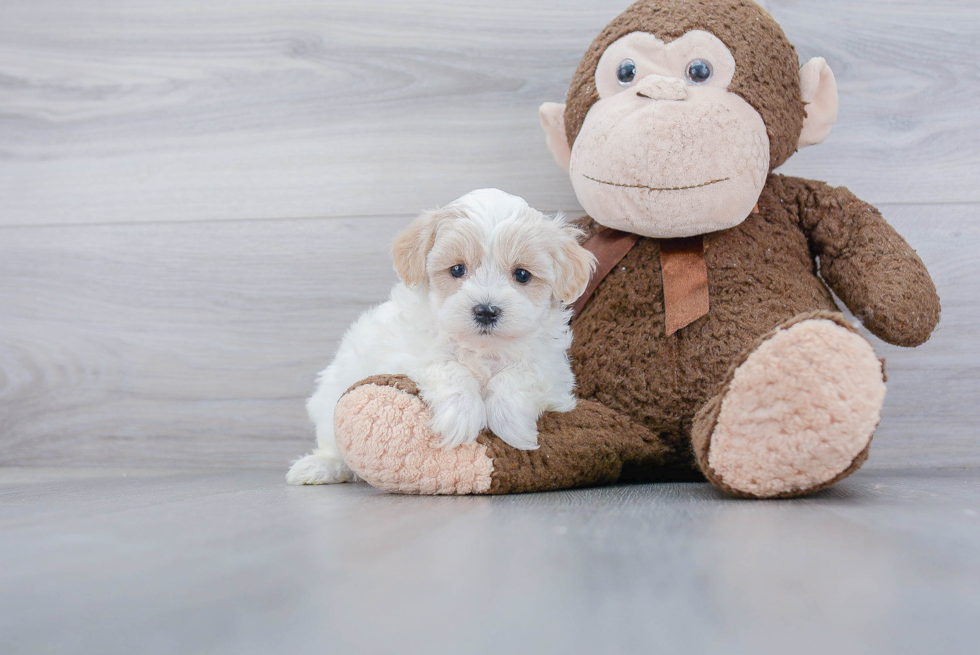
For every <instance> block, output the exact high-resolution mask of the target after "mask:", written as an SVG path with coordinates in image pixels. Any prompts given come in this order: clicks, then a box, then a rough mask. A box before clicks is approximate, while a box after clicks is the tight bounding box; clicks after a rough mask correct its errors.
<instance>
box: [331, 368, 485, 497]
mask: <svg viewBox="0 0 980 655" xmlns="http://www.w3.org/2000/svg"><path fill="white" fill-rule="evenodd" d="M430 418H431V415H430V414H429V410H428V409H427V408H426V406H425V404H424V403H423V402H422V399H421V398H419V396H418V389H417V387H416V386H415V383H414V382H412V381H411V380H410V379H409V378H407V377H405V376H399V375H379V376H374V377H371V378H368V379H366V380H364V381H362V382H360V383H358V384H357V385H355V386H354V387H352V388H351V389H350V390H349V391H348V392H347V393H346V394H344V395H343V397H341V399H340V401H339V402H338V403H337V409H336V410H335V412H334V428H335V429H334V432H335V435H336V439H337V447H338V448H339V449H340V452H341V455H343V457H344V461H345V462H347V465H348V466H350V467H351V469H353V470H354V472H355V473H357V475H359V476H360V477H361V478H362V479H363V480H365V481H366V482H367V483H368V484H370V485H371V486H373V487H376V488H378V489H382V490H384V491H388V492H392V493H401V494H483V493H487V492H489V490H490V482H491V474H492V473H493V460H491V459H490V457H488V456H487V447H486V446H485V445H483V444H480V443H473V444H465V445H462V446H457V447H455V448H451V449H443V448H439V446H438V444H439V441H440V438H439V437H438V436H437V435H436V434H435V433H433V432H432V430H431V429H430V428H429V420H430Z"/></svg>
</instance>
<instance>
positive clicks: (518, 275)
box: [514, 268, 531, 284]
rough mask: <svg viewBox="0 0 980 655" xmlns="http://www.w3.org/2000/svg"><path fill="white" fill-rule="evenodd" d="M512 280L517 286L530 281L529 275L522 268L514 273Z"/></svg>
mask: <svg viewBox="0 0 980 655" xmlns="http://www.w3.org/2000/svg"><path fill="white" fill-rule="evenodd" d="M514 279H515V280H517V283H518V284H527V283H528V282H530V281H531V274H530V273H529V272H528V271H526V270H524V269H523V268H518V269H517V270H515V271H514Z"/></svg>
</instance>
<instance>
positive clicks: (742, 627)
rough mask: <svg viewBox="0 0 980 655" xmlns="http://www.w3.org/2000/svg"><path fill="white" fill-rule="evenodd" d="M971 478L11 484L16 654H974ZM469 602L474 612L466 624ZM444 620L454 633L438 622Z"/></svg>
mask: <svg viewBox="0 0 980 655" xmlns="http://www.w3.org/2000/svg"><path fill="white" fill-rule="evenodd" d="M978 512H980V471H975V470H974V471H964V470H957V471H951V470H946V471H898V472H871V471H859V472H858V473H857V474H856V475H855V476H853V477H852V478H850V479H848V480H845V481H844V482H842V483H841V484H840V485H838V486H836V487H834V488H832V489H829V490H827V491H825V492H822V493H821V494H818V495H817V496H814V497H810V498H802V499H797V500H794V501H792V502H757V501H738V500H732V499H730V498H725V497H723V496H721V495H720V494H719V493H717V492H715V491H714V490H713V489H711V488H710V487H709V486H708V485H706V484H659V485H629V486H622V487H614V488H603V489H581V490H574V491H561V492H553V493H548V494H523V495H518V496H505V497H497V498H487V497H476V498H474V497H470V498H418V497H409V496H394V495H390V494H384V493H382V492H379V491H377V490H374V489H371V488H369V487H368V486H367V485H365V484H347V485H339V486H330V487H323V486H320V487H290V486H287V485H286V484H284V483H283V481H282V476H281V474H280V473H279V472H270V471H230V470H227V471H214V470H209V471H203V470H202V471H168V470H157V471H146V470H138V469H136V470H134V469H133V468H124V469H117V470H86V469H74V470H67V469H53V470H52V469H30V470H24V469H21V470H18V469H9V468H7V469H0V561H2V562H3V564H4V565H3V566H2V567H0V608H2V609H3V611H2V612H0V644H2V645H3V653H4V655H39V654H43V653H58V654H62V653H79V654H81V653H85V654H89V653H98V654H99V655H132V654H133V653H138V654H139V655H174V654H175V653H179V654H181V655H185V654H186V655H203V654H207V655H268V654H269V653H309V652H313V653H324V654H330V655H334V654H335V653H366V654H371V655H374V654H382V653H397V654H398V655H431V654H443V653H451V654H453V655H478V654H480V655H501V654H503V653H521V654H524V653H533V654H535V655H557V654H561V655H579V654H582V655H597V654H603V655H606V654H632V653H670V654H674V653H685V654H686V653H692V654H697V655H749V654H751V655H786V654H788V653H791V654H792V655H827V654H828V653H832V654H833V655H907V654H912V653H915V654H924V653H928V654H933V653H936V654H939V653H941V654H942V655H975V653H976V650H977V641H978V640H980V623H978V622H977V620H976V617H977V615H978V614H980V561H978V558H977V555H976V554H977V551H978V549H980V518H978ZM461 610H464V611H461ZM443 617H451V619H449V620H440V619H441V618H443Z"/></svg>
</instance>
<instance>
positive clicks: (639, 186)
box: [582, 174, 732, 191]
mask: <svg viewBox="0 0 980 655" xmlns="http://www.w3.org/2000/svg"><path fill="white" fill-rule="evenodd" d="M582 177H584V178H585V179H587V180H592V181H593V182H598V183H599V184H608V185H609V186H620V187H626V188H628V189H646V190H648V191H686V190H687V189H700V188H701V187H706V186H711V185H712V184H718V183H719V182H727V181H728V180H730V179H732V178H730V177H723V178H721V179H719V180H711V181H709V182H702V183H701V184H692V185H690V186H673V187H655V186H647V185H646V184H619V183H617V182H606V181H605V180H600V179H597V178H594V177H592V176H590V175H585V174H583V175H582Z"/></svg>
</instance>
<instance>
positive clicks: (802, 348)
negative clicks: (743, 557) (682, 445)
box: [708, 319, 885, 497]
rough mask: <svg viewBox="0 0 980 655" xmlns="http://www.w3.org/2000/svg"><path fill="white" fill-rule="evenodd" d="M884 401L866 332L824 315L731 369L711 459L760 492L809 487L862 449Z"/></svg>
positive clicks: (729, 476) (739, 484) (733, 480)
mask: <svg viewBox="0 0 980 655" xmlns="http://www.w3.org/2000/svg"><path fill="white" fill-rule="evenodd" d="M884 399H885V383H884V380H883V376H882V370H881V362H880V361H879V360H878V358H877V356H876V355H875V352H874V349H873V348H872V347H871V344H870V343H868V341H867V340H866V339H864V338H863V337H861V336H860V335H858V334H856V333H854V332H852V331H850V330H848V329H847V328H845V327H843V326H840V325H838V324H836V323H834V322H833V321H829V320H824V319H819V320H809V321H804V322H802V323H798V324H796V325H794V326H792V327H790V328H788V329H786V330H781V331H779V332H778V333H776V334H775V335H774V336H773V337H772V338H770V339H768V340H767V341H765V342H764V343H763V344H762V345H761V346H760V347H759V348H758V349H757V350H756V351H755V352H754V353H752V355H750V356H749V358H748V359H747V360H746V361H745V362H744V363H743V364H742V365H741V366H740V367H739V368H738V369H737V370H736V371H735V374H734V376H733V378H732V382H731V384H730V386H729V389H728V392H727V394H726V396H725V399H724V400H723V401H722V406H721V412H720V413H719V415H718V420H717V423H716V426H715V430H714V433H713V434H712V436H711V449H710V451H709V453H708V465H709V466H710V467H711V469H712V470H713V471H714V472H715V473H716V474H717V475H718V476H719V478H720V479H721V480H722V481H723V482H724V483H725V484H726V485H728V486H730V487H731V488H733V489H735V490H738V491H741V492H746V493H751V494H754V495H756V496H761V497H766V496H775V495H778V494H781V493H785V492H788V491H793V490H797V489H807V488H812V487H814V486H817V485H819V484H821V483H823V482H827V481H829V480H832V479H833V478H834V477H835V476H837V475H838V474H839V473H841V472H842V471H844V470H845V469H846V468H847V467H848V466H850V465H851V463H852V462H853V461H854V458H855V457H857V455H858V454H859V453H860V452H861V451H862V450H864V448H865V447H866V446H867V445H868V443H869V441H870V440H871V436H872V435H873V434H874V430H875V427H876V426H877V425H878V421H879V419H880V418H881V406H882V403H883V402H884Z"/></svg>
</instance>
